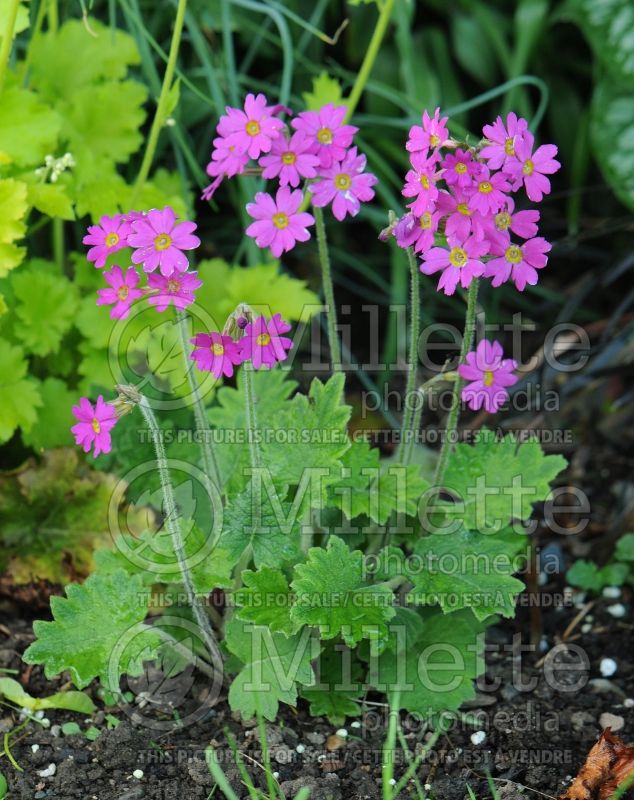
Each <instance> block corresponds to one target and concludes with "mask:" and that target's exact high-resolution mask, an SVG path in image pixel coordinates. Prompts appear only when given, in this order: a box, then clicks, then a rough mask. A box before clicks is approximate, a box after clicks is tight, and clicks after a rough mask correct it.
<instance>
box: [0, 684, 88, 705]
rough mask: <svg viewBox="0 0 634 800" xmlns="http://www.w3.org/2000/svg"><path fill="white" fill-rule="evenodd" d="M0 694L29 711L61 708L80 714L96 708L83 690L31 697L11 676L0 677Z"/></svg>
mask: <svg viewBox="0 0 634 800" xmlns="http://www.w3.org/2000/svg"><path fill="white" fill-rule="evenodd" d="M0 695H3V696H4V697H6V699H7V700H8V701H9V702H10V703H15V705H17V706H20V708H28V709H29V711H39V710H40V709H48V708H63V709H65V710H66V711H77V712H78V713H80V714H92V712H93V711H95V709H96V706H95V704H94V703H93V701H92V700H91V699H90V697H88V695H87V694H84V692H72V691H70V692H57V694H52V695H50V696H49V697H32V696H31V695H30V694H29V693H28V692H25V691H24V688H23V686H22V684H21V683H18V681H14V680H13V678H0Z"/></svg>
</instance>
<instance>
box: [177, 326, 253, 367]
mask: <svg viewBox="0 0 634 800" xmlns="http://www.w3.org/2000/svg"><path fill="white" fill-rule="evenodd" d="M191 342H192V344H193V345H194V349H193V350H192V352H191V355H190V358H191V359H192V360H193V361H195V362H196V366H197V367H198V369H200V370H203V371H204V372H211V374H212V375H213V376H214V377H215V378H220V376H221V375H226V376H227V378H230V377H231V376H232V375H233V371H234V370H233V368H234V366H237V365H238V364H242V361H243V360H244V359H243V357H242V351H241V348H240V345H239V343H238V342H235V341H234V340H233V339H232V338H231V336H224V335H223V334H221V333H216V332H215V331H212V332H211V333H197V334H196V336H194V338H193V339H191Z"/></svg>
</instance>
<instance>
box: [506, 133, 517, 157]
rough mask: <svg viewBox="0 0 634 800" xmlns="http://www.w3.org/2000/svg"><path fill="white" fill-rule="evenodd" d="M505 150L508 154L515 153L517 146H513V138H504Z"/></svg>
mask: <svg viewBox="0 0 634 800" xmlns="http://www.w3.org/2000/svg"><path fill="white" fill-rule="evenodd" d="M504 152H505V153H506V155H507V156H514V155H515V148H514V147H513V138H512V137H510V138H508V139H505V140H504Z"/></svg>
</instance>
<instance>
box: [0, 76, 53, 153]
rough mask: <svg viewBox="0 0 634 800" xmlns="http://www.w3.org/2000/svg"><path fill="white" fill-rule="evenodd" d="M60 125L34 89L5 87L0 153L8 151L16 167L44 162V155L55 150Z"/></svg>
mask: <svg viewBox="0 0 634 800" xmlns="http://www.w3.org/2000/svg"><path fill="white" fill-rule="evenodd" d="M60 124H61V123H60V118H59V116H58V114H57V112H56V111H53V109H52V108H50V107H49V106H47V105H45V104H44V103H43V102H42V101H41V99H40V98H39V97H38V96H37V95H36V94H34V93H33V92H31V91H29V90H28V89H22V88H20V87H19V86H7V87H6V88H5V89H3V92H2V114H1V115H0V153H5V154H6V155H7V156H8V157H9V158H10V160H11V162H12V163H14V164H15V165H16V166H18V167H33V166H39V165H40V164H43V163H44V156H46V155H49V154H53V153H54V151H55V149H56V145H57V138H58V136H59V131H60Z"/></svg>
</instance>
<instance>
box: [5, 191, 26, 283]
mask: <svg viewBox="0 0 634 800" xmlns="http://www.w3.org/2000/svg"><path fill="white" fill-rule="evenodd" d="M27 207H28V203H27V201H26V184H25V183H22V181H16V180H14V179H13V178H6V179H4V180H2V179H0V278H4V276H5V275H6V274H7V273H8V272H9V270H11V269H13V268H14V267H17V266H18V264H20V263H21V261H22V259H23V258H24V250H23V248H21V247H17V246H16V245H15V244H13V242H14V241H15V240H16V239H21V238H22V236H24V233H25V231H26V225H25V223H24V215H25V214H26V210H27Z"/></svg>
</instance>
